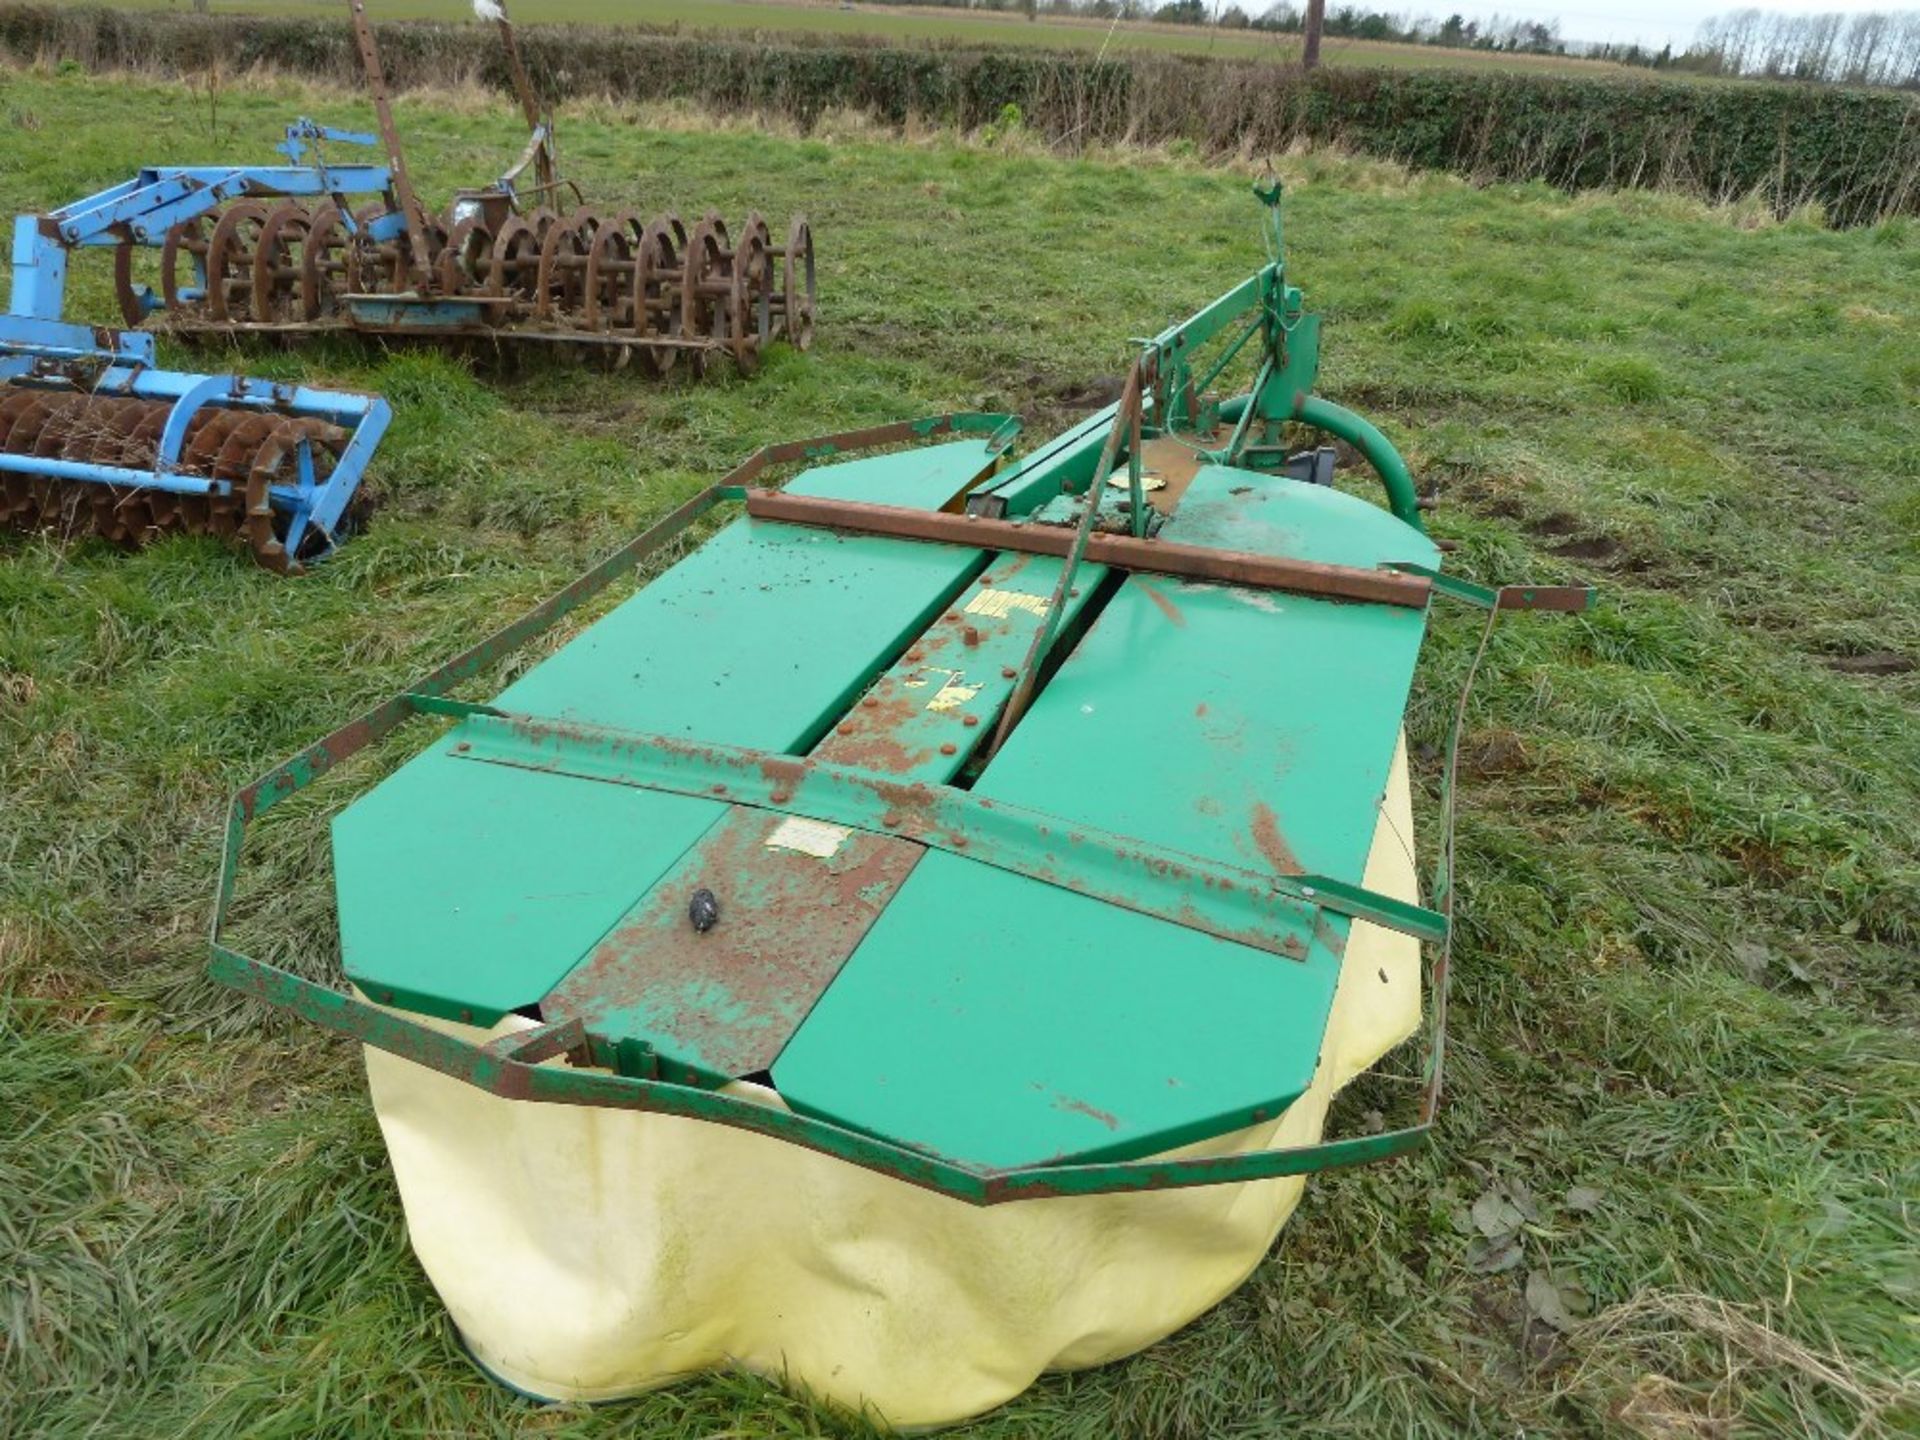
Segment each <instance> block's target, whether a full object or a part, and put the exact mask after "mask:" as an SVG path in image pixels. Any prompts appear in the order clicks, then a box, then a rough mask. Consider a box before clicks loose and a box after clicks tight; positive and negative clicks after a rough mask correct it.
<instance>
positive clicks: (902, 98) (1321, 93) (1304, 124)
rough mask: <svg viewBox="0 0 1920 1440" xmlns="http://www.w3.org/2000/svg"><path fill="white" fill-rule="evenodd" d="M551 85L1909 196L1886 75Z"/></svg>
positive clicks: (278, 62)
mask: <svg viewBox="0 0 1920 1440" xmlns="http://www.w3.org/2000/svg"><path fill="white" fill-rule="evenodd" d="M521 40H522V46H523V49H524V50H525V52H526V54H527V57H528V61H529V64H530V65H531V67H532V68H533V69H534V71H535V74H536V78H537V81H538V83H539V84H540V86H541V88H542V89H543V90H544V91H545V92H546V93H547V94H549V95H552V96H555V97H557V98H566V97H568V96H577V95H607V96H613V97H616V98H622V99H633V100H651V99H687V100H693V101H697V102H699V103H700V104H702V105H705V106H709V107H712V108H714V109H718V110H722V111H751V112H760V113H771V114H779V115H785V116H790V117H793V118H795V119H797V120H798V121H800V122H801V123H802V124H811V123H813V122H814V121H815V120H816V119H817V118H818V117H819V116H820V115H821V114H822V113H823V112H824V111H827V110H830V109H852V110H858V111H862V112H865V113H867V114H870V115H872V116H875V117H877V118H879V119H881V120H884V121H887V122H889V123H892V124H895V125H899V124H904V123H905V122H906V121H907V120H908V119H909V118H912V119H915V120H919V121H924V122H931V123H933V124H939V125H955V126H959V127H962V128H969V129H970V128H973V127H975V126H978V125H981V124H984V123H986V122H988V121H991V120H994V119H995V118H997V117H998V116H999V115H1000V114H1001V113H1002V111H1003V109H1004V107H1006V106H1008V105H1017V106H1018V107H1019V109H1020V113H1021V115H1022V117H1023V119H1024V121H1025V123H1026V124H1027V125H1028V126H1030V127H1032V128H1034V129H1035V130H1038V131H1040V132H1041V133H1043V134H1044V135H1046V136H1047V137H1048V138H1049V139H1050V140H1056V141H1066V142H1068V143H1070V144H1072V143H1083V142H1086V141H1094V140H1098V141H1123V140H1131V141H1135V142H1141V143H1161V142H1168V141H1181V140H1184V141H1188V142H1191V143H1192V144H1194V145H1196V146H1198V147H1199V148H1200V149H1201V150H1203V151H1205V152H1208V153H1232V152H1239V153H1252V154H1259V153H1262V152H1269V151H1279V150H1283V149H1285V148H1286V147H1287V146H1288V145H1289V144H1291V143H1292V142H1293V141H1295V140H1296V139H1302V138H1304V139H1309V140H1314V141H1337V142H1339V143H1342V144H1345V145H1348V146H1350V147H1352V148H1354V149H1356V150H1360V151H1363V152H1365V153H1368V154H1373V155H1379V156H1384V157H1388V158H1391V159H1395V160H1399V161H1402V162H1404V163H1407V164H1409V165H1413V166H1417V167H1423V168H1430V169H1443V170H1451V171H1455V172H1458V173H1462V174H1466V175H1469V176H1473V177H1476V178H1481V179H1488V180H1526V179H1539V180H1544V181H1546V182H1548V183H1549V184H1552V185H1558V186H1563V187H1566V188H1568V189H1583V188H1587V187H1592V186H1636V185H1644V186H1661V187H1669V188H1675V189H1681V190H1685V191H1688V192H1691V193H1694V194H1698V195H1704V196H1707V197H1709V198H1713V199H1730V198H1735V197H1739V196H1745V195H1749V194H1753V193H1756V192H1758V193H1763V194H1765V195H1766V196H1767V197H1768V198H1769V199H1770V201H1771V202H1772V203H1773V204H1774V205H1775V206H1776V207H1778V208H1780V209H1782V210H1785V209H1787V208H1790V207H1792V206H1794V205H1798V204H1801V203H1804V202H1808V201H1817V202H1819V203H1820V204H1822V205H1824V206H1825V207H1826V209H1827V213H1828V215H1829V216H1830V218H1832V219H1833V220H1834V221H1835V222H1836V223H1840V224H1852V223H1859V222H1863V221H1871V220H1874V219H1877V218H1880V217H1882V216H1886V215H1892V214H1899V213H1913V212H1920V101H1916V100H1915V99H1914V98H1913V97H1910V96H1906V95H1902V94H1898V93H1895V92H1889V91H1865V90H1846V89H1839V88H1834V87H1817V86H1797V85H1783V84H1765V85H1762V84H1740V83H1702V82H1697V81H1679V82H1676V81H1667V80H1659V79H1651V78H1646V79H1642V78H1625V79H1615V78H1589V77H1584V76H1569V75H1543V74H1537V73H1531V72H1520V71H1512V72H1502V71H1498V70H1361V69H1347V68H1337V69H1330V70H1319V71H1316V72H1313V73H1311V74H1308V73H1305V72H1302V71H1300V70H1298V69H1297V68H1293V67H1289V66H1281V65H1274V64H1270V63H1262V62H1254V61H1238V60H1236V61H1224V60H1212V59H1206V58H1202V57H1194V56H1178V55H1137V56H1127V57H1123V58H1118V59H1096V58H1094V57H1091V56H1087V55H1079V54H1060V53H1054V52H1050V51H1042V50H1027V49H1022V50H1017V51H988V50H971V49H964V48H949V47H918V46H916V47H908V46H899V45H890V44H884V43H877V42H876V43H861V42H857V41H856V42H852V43H849V42H847V41H845V40H842V39H839V38H831V39H829V38H826V37H821V38H819V39H816V40H808V39H803V38H798V37H791V36H777V37H775V36H756V35H743V36H715V35H711V34H700V35H688V34H680V33H675V32H671V31H650V30H645V29H638V28H618V29H614V28H602V27H589V26H526V27H522V32H521ZM380 44H381V49H382V53H383V56H384V59H385V62H386V66H387V71H388V75H389V78H390V79H391V80H392V82H393V83H394V84H395V85H396V86H398V87H402V88H405V87H409V86H416V85H428V84H434V83H443V84H444V83H448V82H456V81H462V80H470V79H478V80H481V81H482V82H484V83H488V84H493V85H498V86H501V87H502V88H504V86H505V75H504V73H503V71H502V68H501V66H502V61H501V57H500V53H499V47H498V43H497V38H496V36H495V34H494V32H493V30H492V28H491V27H490V26H480V25H437V24H420V23H409V24H399V25H385V26H382V27H380ZM0 53H4V54H6V55H10V56H11V57H13V58H14V59H16V60H21V61H29V62H31V61H41V62H55V61H60V60H74V61H77V62H79V63H80V64H82V65H85V66H87V67H89V68H92V69H98V70H108V69H131V70H150V71H154V72H157V73H161V74H169V75H177V74H188V73H199V72H202V71H206V70H209V69H212V68H214V67H215V66H220V67H224V68H225V69H226V70H227V71H229V72H232V71H235V70H243V69H248V68H251V67H254V66H260V67H265V68H277V69H280V70H284V71H288V72H293V73H298V74H302V75H306V76H311V77H319V78H328V77H331V78H335V79H338V80H341V81H344V82H347V83H350V84H358V83H359V81H360V67H359V61H358V59H357V57H356V54H355V52H354V48H353V44H352V37H351V35H350V33H349V31H348V27H347V26H346V24H345V23H344V21H341V22H336V21H332V20H327V19H293V18H277V17H268V16H247V15H217V16H194V15H178V14H167V13H160V12H151V11H147V12H132V11H117V10H107V9H68V8H60V9H55V8H50V7H41V6H14V5H0Z"/></svg>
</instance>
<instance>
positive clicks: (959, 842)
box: [950, 835, 967, 850]
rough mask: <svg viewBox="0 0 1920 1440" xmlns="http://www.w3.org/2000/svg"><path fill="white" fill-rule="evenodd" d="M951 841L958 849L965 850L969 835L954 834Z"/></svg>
mask: <svg viewBox="0 0 1920 1440" xmlns="http://www.w3.org/2000/svg"><path fill="white" fill-rule="evenodd" d="M950 841H951V844H952V845H953V848H954V849H956V850H964V849H966V848H967V837H966V836H964V835H954V836H952V837H950Z"/></svg>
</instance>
